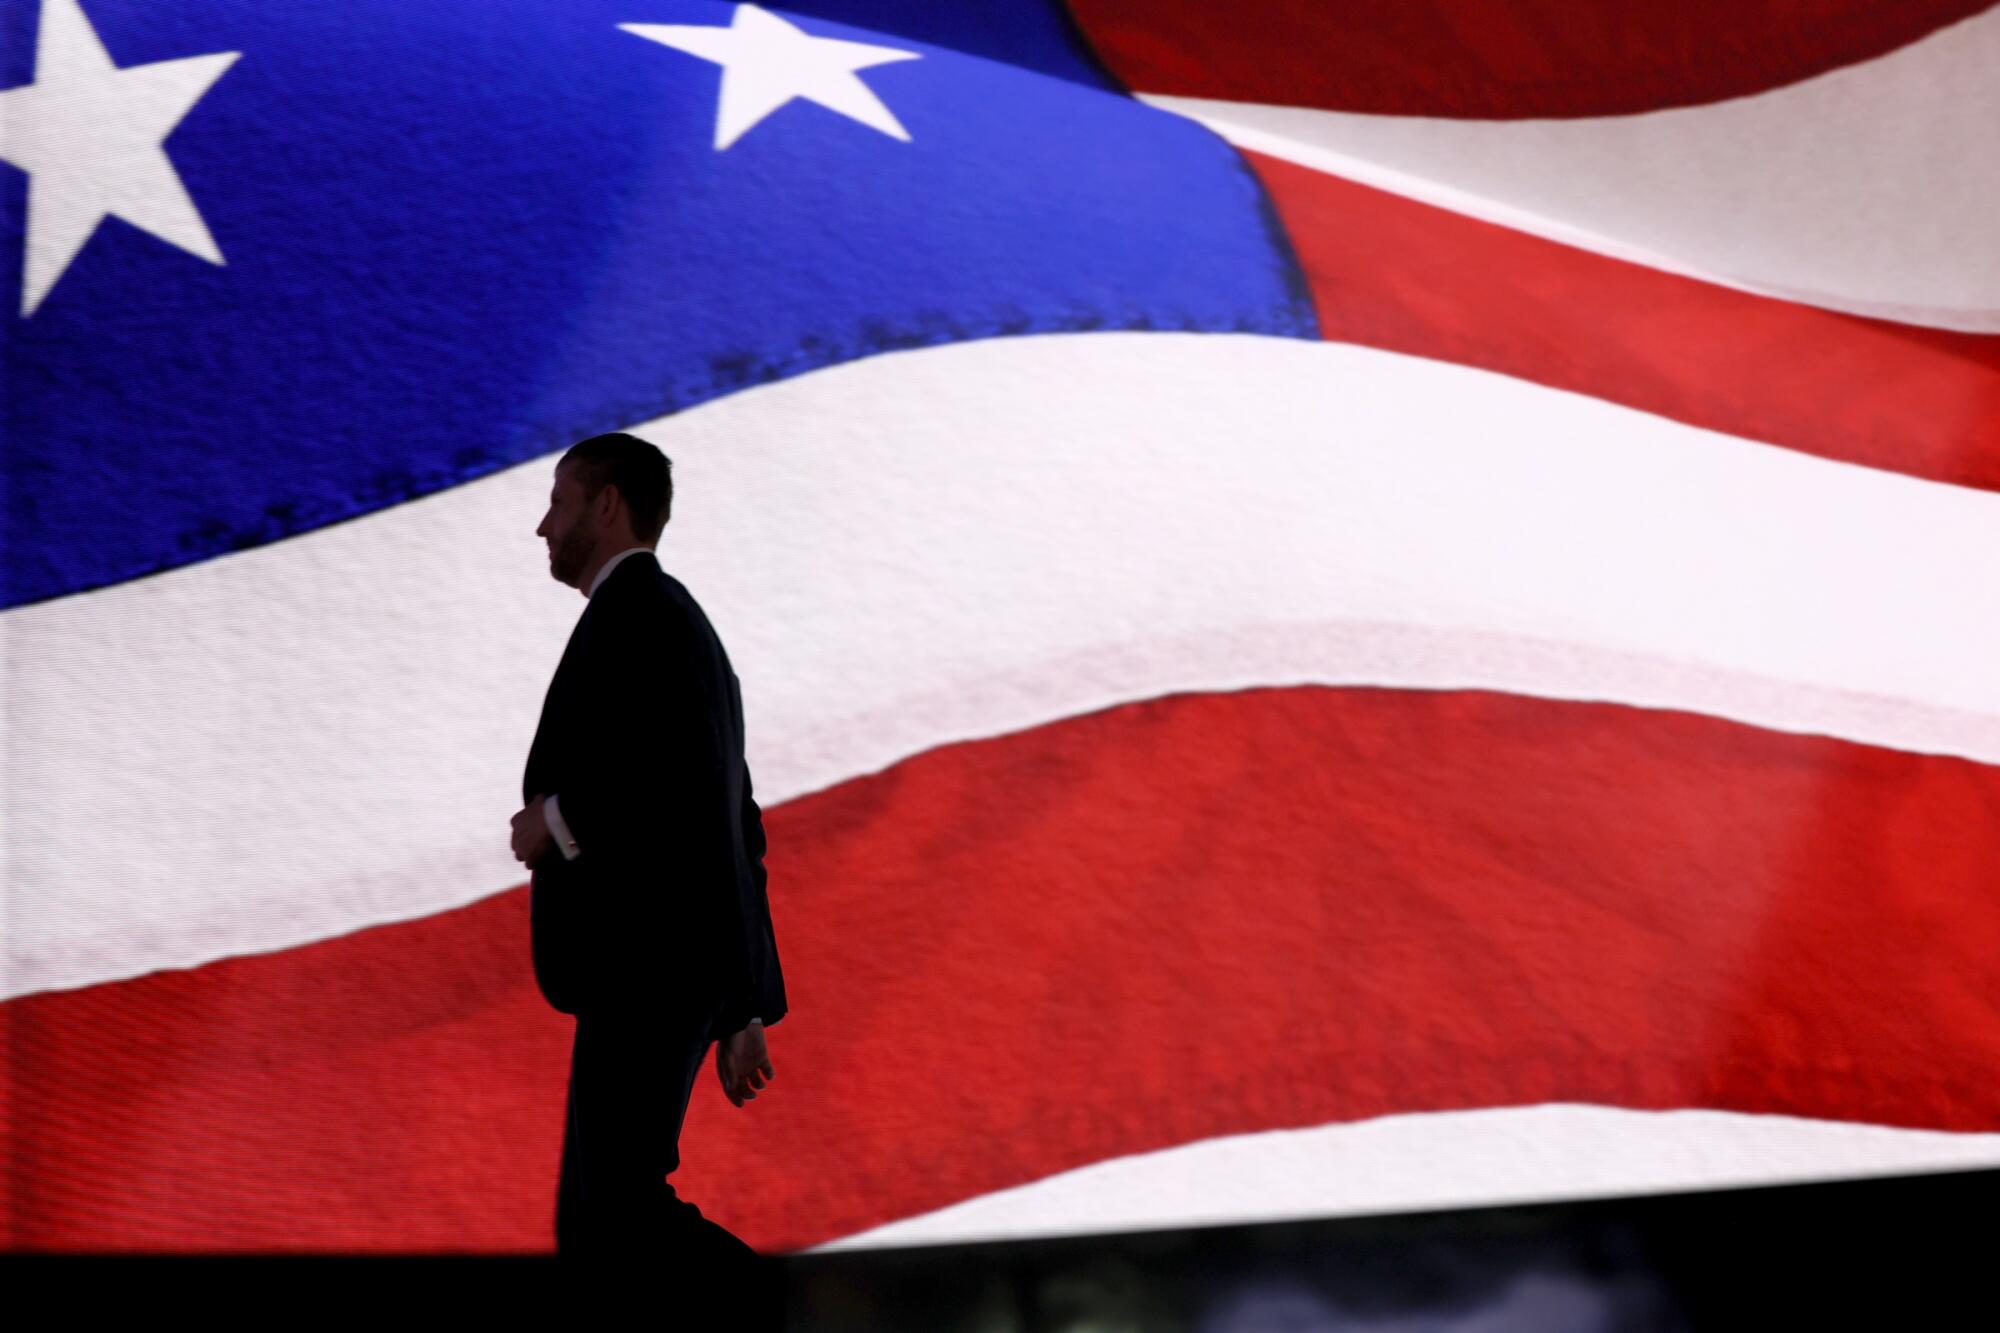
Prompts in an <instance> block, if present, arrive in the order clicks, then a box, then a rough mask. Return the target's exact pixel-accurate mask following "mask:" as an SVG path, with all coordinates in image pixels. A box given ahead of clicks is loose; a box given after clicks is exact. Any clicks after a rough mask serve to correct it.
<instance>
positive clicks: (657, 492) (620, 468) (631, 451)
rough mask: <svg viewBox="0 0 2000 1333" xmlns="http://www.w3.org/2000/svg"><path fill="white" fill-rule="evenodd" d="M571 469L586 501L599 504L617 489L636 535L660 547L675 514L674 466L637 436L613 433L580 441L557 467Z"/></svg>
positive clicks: (563, 457)
mask: <svg viewBox="0 0 2000 1333" xmlns="http://www.w3.org/2000/svg"><path fill="white" fill-rule="evenodd" d="M564 463H568V464H570V465H571V466H572V467H573V468H574V469H575V471H576V478H577V480H578V481H580V482H582V483H583V495H584V499H585V500H595V499H596V498H597V494H598V492H599V491H602V490H603V489H604V488H605V487H606V486H616V487H617V488H618V494H619V496H620V498H622V499H623V500H624V501H625V508H626V509H627V510H629V511H630V512H631V515H632V535H633V536H635V537H638V538H639V539H640V540H641V541H646V542H656V541H658V540H659V539H660V532H661V530H662V529H664V528H665V527H666V526H667V518H668V516H669V515H670V514H672V512H673V508H674V464H673V460H672V459H670V458H668V457H667V456H666V455H665V454H663V453H661V452H660V451H659V449H658V448H656V447H655V446H653V445H651V444H648V443H647V442H646V441H644V440H642V439H640V438H639V437H638V436H636V435H627V434H625V433H624V432H623V431H613V432H612V433H611V434H609V435H593V436H591V437H590V438H589V439H587V440H578V441H577V442H576V443H575V444H572V445H571V446H570V447H569V449H568V450H567V451H566V452H565V453H564V454H563V456H562V458H561V460H560V461H559V462H557V464H556V466H557V467H561V466H562V465H563V464H564Z"/></svg>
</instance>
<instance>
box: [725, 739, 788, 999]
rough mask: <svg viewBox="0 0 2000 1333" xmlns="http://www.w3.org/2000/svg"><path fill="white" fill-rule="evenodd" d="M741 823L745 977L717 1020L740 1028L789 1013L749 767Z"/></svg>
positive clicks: (760, 816)
mask: <svg viewBox="0 0 2000 1333" xmlns="http://www.w3.org/2000/svg"><path fill="white" fill-rule="evenodd" d="M739 824H740V827H741V832H742V838H743V860H744V864H745V865H746V866H747V867H748V870H749V875H748V883H747V884H746V885H745V886H744V887H745V893H744V901H743V904H742V906H743V914H742V922H743V929H742V931H741V933H740V934H739V936H738V939H739V940H740V942H741V943H742V945H743V950H744V957H743V966H742V968H741V969H740V971H739V973H738V977H739V982H738V984H737V985H736V986H735V987H733V988H732V991H731V994H730V996H729V999H728V1000H727V1002H726V1003H725V1004H724V1006H723V1011H722V1015H721V1017H720V1018H719V1019H718V1020H717V1025H716V1026H717V1031H719V1032H723V1033H730V1032H740V1031H742V1030H743V1029H744V1028H746V1027H748V1026H749V1025H750V1020H751V1019H753V1018H759V1019H762V1020H763V1022H764V1026H765V1027H769V1026H771V1025H772V1024H773V1023H776V1022H777V1021H778V1020H779V1019H781V1018H783V1017H784V1016H785V1012H786V1007H787V1006H786V1003H785V975H784V970H783V969H782V968H781V967H780V966H779V964H778V941H777V936H776V934H775V932H774V931H773V930H772V927H771V903H770V897H769V895H768V893H767V892H766V885H767V883H768V880H769V875H768V873H767V872H766V871H765V869H764V852H765V848H766V843H765V839H764V812H763V811H762V810H761V809H759V808H758V806H757V801H756V798H755V796H753V795H752V794H751V787H750V770H749V768H748V766H745V768H744V770H743V804H742V810H741V813H740V818H739Z"/></svg>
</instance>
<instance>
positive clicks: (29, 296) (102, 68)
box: [0, 0, 241, 316]
mask: <svg viewBox="0 0 2000 1333" xmlns="http://www.w3.org/2000/svg"><path fill="white" fill-rule="evenodd" d="M240 54H241V52H236V51H231V52H227V53H224V54H220V55H211V56H190V57H188V58H187V59H184V60H162V61H160V62H158V63H157V64H152V65H135V66H133V67H132V68H131V69H120V68H118V67H117V66H116V65H114V64H112V63H111V54H110V53H109V52H108V51H106V50H105V49H104V43H103V42H101V41H99V40H98V37H97V33H96V31H95V30H94V29H93V28H92V27H91V26H90V20H89V19H87V18H85V17H84V13H83V9H82V8H81V6H80V5H79V3H78V0H42V26H41V33H40V36H39V38H38V40H37V42H36V44H35V81H34V82H33V83H29V84H23V85H22V86H21V87H19V88H9V89H7V90H6V91H5V92H0V159H5V160H6V161H8V162H12V163H13V164H14V165H15V166H17V167H19V168H21V169H22V170H23V171H25V172H27V173H28V239H27V247H26V253H25V254H24V255H23V257H22V275H21V314H22V315H23V316H27V315H32V314H34V313H35V307H36V306H38V305H40V304H41V303H42V298H43V297H45V296H47V295H48V294H49V289H50V288H51V287H53V286H55V284H56V280H57V279H58V278H60V277H62V275H63V270H65V269H67V268H68V267H69V262H70V260H72V259H74V258H76V255H77V252H78V251H80V250H82V249H83V247H84V244H85V243H86V242H87V241H89V240H90V236H91V233H92V232H94V231H96V230H97V224H98V223H100V222H102V221H103V220H104V219H105V218H106V217H109V216H112V215H116V216H118V217H121V218H124V219H125V220H126V221H127V222H130V223H131V224H133V225H134V226H137V227H143V228H145V229H146V230H147V231H149V232H151V233H153V235H155V236H157V237H159V238H160V239H161V240H163V241H169V242H171V243H173V244H174V245H178V246H179V247H180V248H181V249H183V250H187V251H191V252H192V253H194V254H197V255H200V256H201V257H202V258H203V259H206V260H208V261H209V262H210V263H213V264H220V263H221V262H222V251H221V250H220V249H218V248H217V247H216V244H215V238H214V237H213V236H211V235H209V234H208V225H207V224H206V223H204V222H203V221H202V220H201V213H200V212H199V211H198V210H197V209H196V208H195V206H194V200H193V199H190V198H189V197H188V192H187V187H186V186H184V185H182V184H181V178H180V175H179V174H178V173H177V172H175V170H174V164H173V163H172V162H170V161H168V160H167V152H166V147H165V144H166V138H167V136H168V135H169V134H171V133H172V132H173V129H174V126H176V125H178V124H180V122H181V118H182V117H183V116H185V115H187V113H188V112H189V111H190V110H192V109H193V107H194V104H195V103H196V102H199V101H200V100H201V98H202V94H204V93H206V92H207V91H208V89H209V86H210V85H211V84H213V83H214V82H215V81H216V80H217V79H219V78H221V77H222V72H223V71H224V70H226V69H228V68H229V66H230V65H231V64H232V63H234V62H235V60H236V57H237V56H238V55H240Z"/></svg>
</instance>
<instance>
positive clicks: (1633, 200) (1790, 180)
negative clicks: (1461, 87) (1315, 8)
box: [1144, 9, 2000, 333]
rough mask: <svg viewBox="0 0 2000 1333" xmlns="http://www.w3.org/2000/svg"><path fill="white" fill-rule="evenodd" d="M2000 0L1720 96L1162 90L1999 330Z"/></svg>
mask: <svg viewBox="0 0 2000 1333" xmlns="http://www.w3.org/2000/svg"><path fill="white" fill-rule="evenodd" d="M1996 69H2000V9H1993V10H1989V11H1987V12H1986V13H1984V14H1981V15H1978V16H1976V17H1973V18H1969V19H1965V20H1963V21H1962V22H1959V23H1956V24H1953V25H1951V26H1950V27H1947V28H1944V29H1942V30H1940V31H1938V32H1935V33H1933V34H1931V35H1930V36H1929V37H1926V38H1924V39H1922V40H1921V41H1918V42H1914V43H1912V44H1911V45H1909V46H1906V47H1904V48H1902V49H1900V50H1898V51H1894V52H1891V53H1890V54H1888V55H1886V56H1882V57H1880V58H1878V59H1875V60H1871V61H1867V62H1864V63H1862V64H1859V65H1854V66H1850V67H1848V68H1846V69H1839V70H1834V71H1832V72H1831V73H1827V74H1822V75H1819V76H1818V77H1816V78H1812V79H1807V80H1804V81H1802V82H1800V83H1797V84H1793V85H1791V86H1790V87H1786V88H1780V89H1776V90H1774V91H1771V92H1767V93H1760V94H1757V95H1756V96H1753V97H1740V98H1734V99H1731V100H1729V101H1726V102H1716V103H1712V104H1710V105H1706V106H1697V107H1686V108H1679V109H1675V110H1670V111H1654V112H1648V113H1645V114H1643V115H1631V116H1606V117H1594V118H1586V119H1565V120H1498V121H1493V120H1445V119H1437V118H1432V117H1426V116H1373V115H1359V114H1355V113H1350V112H1334V111H1320V110H1315V109H1312V108H1305V107H1287V106H1267V105H1260V104H1254V103H1241V102H1221V101H1209V100H1205V99H1201V98H1192V97H1163V96H1148V97H1146V98H1144V100H1145V101H1147V102H1149V103H1151V104H1152V105H1154V106H1157V107H1161V108H1163V109H1165V110H1169V111H1176V112H1179V113H1181V114H1183V115H1187V116H1191V117H1193V118H1194V119H1196V120H1199V121H1201V122H1202V123H1203V124H1205V125H1208V126H1210V127H1211V128H1212V129H1214V130H1215V131H1216V132H1217V133H1219V134H1221V135H1222V136H1223V137H1224V138H1226V139H1228V140H1229V141H1231V142H1232V143H1235V144H1237V145H1238V146H1239V147H1242V148H1247V149H1250V150H1252V151H1255V152H1260V153H1266V154H1269V155H1271V156H1274V157H1280V158H1284V159H1286V160H1288V161H1293V162H1297V163H1300V164H1301V165H1304V166H1309V167H1313V168H1316V169H1318V170H1321V171H1326V172H1331V173H1332V174H1334V175H1337V176H1344V177H1348V178H1350V179H1353V180H1358V181H1362V182H1364V183H1366V184H1370V185H1375V186H1378V187H1380V188H1382V189H1385V190H1389V191H1392V192H1394V193H1397V194H1404V195H1409V196H1411V197H1413V198H1416V199H1421V200H1423V201H1425V202H1427V203H1432V204H1436V205H1438V206H1439V207H1442V208H1449V209H1453V210H1455V211H1457V212H1461V213H1467V214H1470V215H1472V216H1474V217H1480V218H1485V219H1487V220H1489V221H1493V222H1499V223H1502V224H1504V225H1506V226H1509V227H1514V228H1516V229H1518V230H1522V231H1528V232H1533V233H1536V234H1538V235H1544V236H1549V237H1552V238H1554V239H1557V240H1560V241H1563V242H1564V243H1566V244H1569V245H1575V246H1579V247H1581V248H1584V249H1588V250H1595V251H1598V252H1600V253H1604V254H1608V255H1612V256H1614V257H1616V258H1620V259H1627V260H1631V261H1633V262H1635V263H1641V264H1648V265H1651V266H1653V267H1655V268H1662V269H1666V270H1668V271H1670V272H1678V273H1690V274H1693V275H1696V276H1698V277H1702V278H1705V279H1707V280H1709V281H1712V282H1719V283H1722V284H1724V285H1727V286H1732V287H1739V288H1742V289H1744V290H1748V291H1755V292H1763V293H1766V294H1769V295H1773V296H1780V297H1784V298H1786V299H1789V300H1796V301H1804V302H1809V303H1811V304H1814V305H1821V306H1826V307H1828V308H1830V309H1834V310H1844V311H1850V312H1853V313H1856V314H1863V315H1874V316H1879V317H1881V318H1885V319H1896V320H1902V321H1906V322H1908V323H1914V324H1929V325H1935V326H1937V327H1939V328H1948V329H1965V330H1972V331H1976V332H1984V333H1991V332H1995V331H2000V228H1996V227H1995V226H1994V225H1993V219H1994V218H1995V217H2000V167H1996V165H1995V161H1994V154H1993V148H1992V139H1993V134H1994V129H1993V127H1994V126H1996V125H2000V77H1996V76H1995V73H1994V71H1995V70H1996Z"/></svg>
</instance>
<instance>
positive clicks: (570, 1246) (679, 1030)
mask: <svg viewBox="0 0 2000 1333" xmlns="http://www.w3.org/2000/svg"><path fill="white" fill-rule="evenodd" d="M711 1019H712V1014H702V1015H698V1016H695V1017H690V1018H686V1019H681V1020H663V1019H649V1020H648V1021H646V1022H643V1023H640V1022H632V1021H622V1020H611V1021H605V1020H603V1019H585V1018H579V1019H578V1020H577V1026H576V1040H575V1044H574V1046H573V1048H572V1051H571V1056H570V1087H569V1112H568V1118H567V1121H566V1123H565V1126H564V1132H563V1163H562V1181H561V1185H560V1187H559V1190H558V1194H557V1203H556V1249H557V1251H558V1252H559V1253H560V1254H562V1255H564V1256H565V1257H577V1258H604V1259H611V1260H614V1261H618V1262H619V1263H620V1266H631V1267H633V1268H635V1269H637V1270H644V1271H649V1272H657V1273H659V1275H660V1276H661V1277H663V1278H667V1277H680V1278H682V1279H683V1280H684V1282H685V1284H686V1285H687V1287H688V1288H689V1295H690V1296H691V1297H694V1298H696V1299H710V1298H716V1299H720V1300H721V1301H722V1302H723V1303H724V1307H725V1308H733V1312H734V1314H735V1324H736V1326H737V1327H738V1328H744V1329H754V1328H758V1327H760V1326H763V1327H773V1328H775V1327H778V1326H779V1325H778V1323H777V1322H776V1321H777V1319H778V1318H779V1317H780V1315H779V1310H780V1309H781V1303H782V1296H783V1291H782V1281H781V1278H782V1275H781V1274H780V1273H778V1272H777V1271H775V1270H776V1269H777V1265H776V1264H775V1263H774V1262H773V1261H771V1260H768V1259H766V1258H764V1256H762V1255H760V1254H758V1253H757V1251H756V1250H754V1249H752V1248H751V1247H750V1246H748V1245H746V1244H744V1243H743V1242H742V1241H741V1240H739V1239H738V1238H737V1237H735V1236H734V1235H731V1234H730V1233H729V1232H728V1231H727V1230H726V1229H724V1228H723V1227H721V1226H718V1225H717V1224H716V1223H714V1222H712V1221H710V1220H709V1219H707V1218H705V1217H703V1216H702V1215H701V1210H700V1209H698V1208H696V1207H695V1206H694V1205H693V1204H691V1203H688V1202H687V1201H686V1200H684V1199H682V1198H680V1197H679V1196H678V1195H676V1194H675V1192H674V1189H673V1186H672V1185H670V1184H669V1183H668V1182H667V1179H666V1177H667V1175H668V1173H670V1172H672V1171H673V1170H674V1169H675V1168H677V1167H678V1166H679V1165H680V1150H679V1140H680V1131H681V1124H682V1122H683V1120H684V1119H685V1118H686V1115H687V1107H688V1102H689V1100H690V1098H691V1097H692V1095H693V1092H694V1085H695V1081H696V1079H697V1077H698V1076H699V1075H700V1073H701V1067H702V1063H703V1060H704V1057H705V1056H706V1055H707V1053H708V1049H709V1044H710V1033H709V1023H710V1021H711ZM670 1285H674V1286H679V1285H681V1283H679V1282H671V1283H670Z"/></svg>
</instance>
